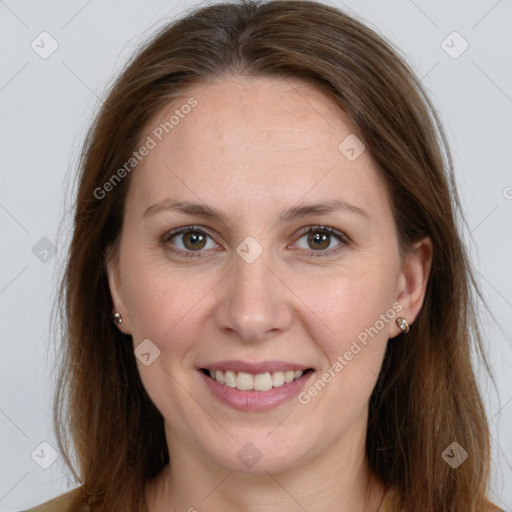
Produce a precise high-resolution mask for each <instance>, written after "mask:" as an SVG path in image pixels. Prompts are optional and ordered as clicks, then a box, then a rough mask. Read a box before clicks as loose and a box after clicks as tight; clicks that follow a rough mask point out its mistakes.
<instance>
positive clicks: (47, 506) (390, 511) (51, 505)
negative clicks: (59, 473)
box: [21, 489, 398, 512]
mask: <svg viewBox="0 0 512 512" xmlns="http://www.w3.org/2000/svg"><path fill="white" fill-rule="evenodd" d="M73 492H74V490H72V491H69V492H67V493H65V494H61V495H60V496H57V497H56V498H54V499H53V500H50V501H47V502H46V503H43V504H42V505H38V506H37V507H34V508H31V509H28V510H23V511H21V512H66V511H67V510H68V507H69V504H70V503H71V497H72V494H73ZM397 503H398V495H397V494H396V492H395V491H393V489H390V490H389V491H388V492H387V493H386V494H385V496H384V499H383V500H382V505H381V507H380V509H379V512H396V505H397Z"/></svg>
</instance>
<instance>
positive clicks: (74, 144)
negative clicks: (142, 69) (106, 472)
mask: <svg viewBox="0 0 512 512" xmlns="http://www.w3.org/2000/svg"><path fill="white" fill-rule="evenodd" d="M331 3H332V4H333V5H338V6H340V7H345V8H346V9H348V10H349V11H352V12H356V13H358V14H360V15H361V16H362V17H363V18H364V19H365V20H366V21H367V23H368V24H369V25H370V26H371V27H372V28H374V29H375V30H377V31H378V32H380V33H381V34H383V35H384V36H386V37H387V38H389V39H390V40H391V41H392V42H394V43H395V44H396V45H397V46H398V47H399V48H400V49H401V51H402V53H403V54H404V55H405V56H406V58H407V60H408V62H409V63H410V64H411V66H412V67H413V69H414V70H415V71H416V73H417V74H418V76H419V77H420V78H421V79H422V83H423V84H424V85H425V86H426V87H427V90H428V91H429V92H430V96H431V97H432V99H433V101H434V104H435V106H436V108H437V109H438V111H439V113H440V115H441V119H442V121H443V123H444V126H445V127H446V130H447V133H448V136H449V142H450V145H451V150H452V152H453V156H454V163H455V167H456V171H457V178H458V184H459V187H460V192H461V196H462V199H463V205H464V209H465V215H466V218H467V221H468V228H467V229H466V231H465V237H466V240H467V244H468V246H469V249H470V252H471V254H472V257H473V260H474V264H475V267H476V269H477V273H476V275H477V277H478V279H479V281H480V284H481V287H482V290H483V293H484V296H485V299H486V301H487V302H488V304H489V306H490V309H491V311H492V313H493V315H494V316H495V318H496V320H497V322H498V325H496V324H495V323H494V322H493V321H492V319H490V318H489V317H487V316H486V317H484V334H485V338H486V344H487V345H486V346H487V352H488V354H489V357H490V360H491V364H492V366H493V369H494V371H495V375H496V383H497V390H496V389H494V388H493V386H492V385H491V384H490V383H489V381H488V380H486V379H483V378H481V385H482V389H483V392H484V395H485V402H486V407H487V410H488V415H489V421H490V427H491V434H492V443H493V450H494V452H493V466H492V469H493V480H494V493H495V495H496V497H495V499H496V501H497V502H498V503H499V504H501V506H502V507H503V508H504V509H505V510H508V511H510V510H512V469H511V460H512V436H511V432H512V386H511V384H512V371H511V370H512V348H511V346H512V343H511V340H510V333H511V332H512V269H511V257H510V254H511V250H512V241H511V233H512V230H511V225H512V222H511V220H512V164H511V161H512V149H511V148H512V140H511V135H512V68H511V66H512V64H511V60H512V59H511V55H512V30H511V24H512V3H511V1H510V0H500V1H496V0H481V1H450V2H447V1H440V0H436V1H429V2H427V1H425V0H414V1H413V0H394V1H388V2H379V1H377V0H373V1H364V2H363V1H356V0H351V1H347V2H344V3H342V2H339V1H334V0H333V1H332V2H331ZM193 5H195V4H194V3H192V2H175V1H156V0H152V1H148V2H144V4H143V3H142V2H136V1H134V0H131V1H126V0H125V1H122V2H121V1H120V0H115V1H114V0H111V1H109V2H100V1H98V0H89V1H86V0H72V1H70V0H68V1H66V2H64V1H46V2H36V1H35V0H32V1H16V0H5V1H3V0H0V52H1V54H0V58H1V66H0V109H1V116H0V125H1V132H0V133H1V151H0V170H1V187H0V226H1V236H2V252H1V262H0V311H1V315H2V316H1V322H0V329H1V331H2V337H1V339H2V342H1V343H2V345H1V348H2V355H1V358H0V365H1V366H0V379H1V388H0V510H1V511H14V510H20V509H24V508H27V507H29V506H33V505H35V504H38V503H41V502H42V501H45V500H47V499H50V498H52V497H54V496H56V495H57V494H60V493H61V492H64V491H65V490H67V489H68V488H71V487H75V486H76V484H75V483H73V482H72V480H71V478H70V476H69V475H68V473H67V471H66V470H65V469H64V465H63V464H62V460H61V457H58V458H57V460H56V461H55V462H54V463H53V464H51V465H50V466H49V467H48V468H47V469H44V468H43V467H41V465H45V464H46V465H47V464H49V463H50V462H51V453H52V452H51V448H49V447H48V446H46V445H42V446H41V443H43V442H46V443H49V444H50V445H51V446H53V447H56V443H55V438H54V433H53V429H52V423H51V415H52V410H51V406H52V396H53V372H52V360H53V355H52V346H53V345H52V342H53V339H52V335H51V333H50V331H49V319H50V313H51V309H52V303H53V299H54V296H55V292H56V289H57V280H58V276H59V275H60V269H61V266H62V262H63V259H64V256H65V249H66V244H67V243H68V240H69V226H70V217H69V205H70V204H71V202H72V198H71V192H72V189H71V188H70V187H69V184H68V180H69V179H70V178H69V177H70V176H73V175H74V172H75V169H76V160H77V157H78V155H79V152H80V147H81V143H82V141H83V137H84V134H85V130H86V128H87V126H88V125H89V123H90V121H91V120H92V117H93V115H94V112H96V110H97V107H98V105H99V101H100V100H99V98H101V97H102V96H103V94H104V93H105V91H106V88H107V86H108V84H109V83H110V81H111V80H112V78H113V77H114V76H115V75H116V73H117V72H118V71H119V70H120V69H121V68H122V66H123V63H124V62H125V61H126V59H127V58H128V57H129V56H130V55H131V54H132V52H133V51H134V50H135V48H136V47H137V45H138V44H139V43H140V42H142V41H143V40H144V39H145V38H147V37H148V36H149V35H150V34H151V33H152V31H153V30H155V29H156V28H158V27H160V26H161V25H162V24H163V23H164V22H165V21H166V20H168V19H170V18H173V17H175V16H176V15H178V14H179V13H181V12H183V11H184V10H185V9H187V8H190V7H191V6H193ZM43 31H47V32H48V33H49V34H51V37H52V38H53V39H54V40H55V41H57V43H58V48H57V50H56V51H55V52H54V53H53V54H52V55H50V56H49V57H48V58H46V59H43V58H42V57H41V56H40V55H39V54H38V53H36V51H35V50H34V49H33V48H32V47H31V44H32V42H33V41H35V43H34V45H36V44H38V45H39V49H38V51H39V52H43V51H48V50H49V49H51V41H50V39H48V38H47V39H45V40H44V41H45V42H44V49H43V48H42V46H43V43H42V42H41V37H47V36H41V37H38V36H39V34H41V32H43ZM454 31H456V32H458V33H459V34H460V36H461V37H462V38H463V39H464V40H465V41H467V43H468V44H469V47H468V48H467V50H466V51H464V52H463V53H462V54H460V55H458V54H459V53H460V51H461V50H462V49H463V48H464V41H463V40H462V39H460V38H459V36H457V35H456V36H450V37H449V38H448V39H446V38H447V36H449V35H450V34H451V33H452V32H454ZM443 41H445V43H442V42H443ZM447 51H448V52H449V53H450V52H451V54H452V55H449V53H447ZM454 56H456V57H457V58H453V57H454ZM65 198H67V199H66V201H65ZM59 227H60V231H59ZM53 247H56V254H55V255H53V253H52V248H53ZM43 453H44V456H43V455H42V454H43ZM38 455H39V457H38ZM471 455H472V454H470V456H471ZM36 461H37V462H38V463H36Z"/></svg>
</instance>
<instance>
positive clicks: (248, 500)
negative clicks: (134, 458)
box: [146, 427, 385, 512]
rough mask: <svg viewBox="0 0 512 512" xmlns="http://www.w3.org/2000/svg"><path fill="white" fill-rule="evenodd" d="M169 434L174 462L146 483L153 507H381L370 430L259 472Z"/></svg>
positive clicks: (251, 510)
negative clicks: (369, 456)
mask: <svg viewBox="0 0 512 512" xmlns="http://www.w3.org/2000/svg"><path fill="white" fill-rule="evenodd" d="M166 428H167V427H166ZM360 432H361V431H360ZM361 433H362V434H365V432H361ZM167 439H168V447H169V448H170V449H169V453H170V454H171V457H170V460H171V463H170V464H168V465H167V466H166V467H165V468H164V469H163V470H162V471H161V473H160V474H159V475H158V476H157V477H156V478H155V479H154V480H153V481H151V482H149V483H148V484H147V486H146V503H147V507H148V508H147V511H148V512H164V511H165V512H171V511H190V512H196V511H198V510H206V509H207V510H210V511H212V512H217V511H223V512H235V511H237V512H238V511H239V510H244V511H247V512H263V511H265V512H266V511H268V510H269V507H270V506H271V507H272V511H273V512H289V511H290V510H292V509H297V510H299V509H303V510H307V511H308V512H320V511H322V512H325V510H329V511H336V512H378V510H379V508H380V504H381V502H382V499H383V496H384V494H385V488H384V486H383V485H382V483H381V482H380V481H379V480H378V479H377V478H375V477H374V476H373V475H372V474H371V472H370V470H369V468H368V465H367V460H366V456H365V439H364V435H359V436H358V438H356V439H354V436H344V437H343V438H340V439H339V440H338V441H337V442H336V443H335V444H334V445H329V446H327V447H325V448H324V450H323V452H322V453H320V454H317V455H314V456H311V457H309V458H308V459H307V460H304V461H302V462H300V463H298V464H296V465H295V466H293V467H291V468H288V469H285V470H282V471H280V472H274V473H270V472H260V473H259V474H254V473H239V472H234V471H230V470H228V469H226V468H224V467H222V466H220V465H218V464H216V463H215V462H213V461H212V460H211V459H209V458H207V457H205V454H204V452H199V451H198V450H197V447H195V446H194V445H191V444H189V443H188V442H187V439H185V438H179V436H178V435H177V433H176V432H173V433H172V435H167ZM171 439H173V440H174V442H169V441H170V440H171ZM347 441H348V442H347Z"/></svg>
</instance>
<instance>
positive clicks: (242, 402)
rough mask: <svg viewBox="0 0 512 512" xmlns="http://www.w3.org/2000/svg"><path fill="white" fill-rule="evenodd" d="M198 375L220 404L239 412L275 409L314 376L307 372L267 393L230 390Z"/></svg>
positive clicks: (209, 378)
mask: <svg viewBox="0 0 512 512" xmlns="http://www.w3.org/2000/svg"><path fill="white" fill-rule="evenodd" d="M199 373H200V374H201V377H202V378H203V380H204V382H205V384H206V385H207V386H208V389H209V390H210V391H211V392H212V393H213V394H214V395H215V396H216V397H217V398H218V399H219V400H220V401H221V402H223V403H225V404H227V405H229V406H231V407H233V408H234V409H238V410H239V411H264V410H267V409H272V408H273V407H277V406H278V405H280V404H281V403H283V402H285V401H286V400H289V399H290V398H292V397H294V396H295V395H298V394H299V393H300V391H301V390H302V389H303V388H304V387H305V385H306V382H307V381H308V380H309V379H310V377H311V376H312V375H313V374H314V371H309V372H308V373H305V374H303V375H302V376H301V377H299V378H298V379H296V380H293V381H292V382H288V383H287V384H283V385H282V386H279V387H277V388H272V389H269V390H268V391H240V390H239V389H237V388H230V387H229V386H226V385H225V384H220V383H219V382H217V381H216V380H215V379H212V378H211V377H208V376H207V375H206V374H205V373H203V372H202V371H201V370H199Z"/></svg>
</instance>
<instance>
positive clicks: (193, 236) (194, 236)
mask: <svg viewBox="0 0 512 512" xmlns="http://www.w3.org/2000/svg"><path fill="white" fill-rule="evenodd" d="M204 238H205V237H204V236H203V235H202V234H200V233H199V234H198V233H185V246H186V247H187V248H188V249H197V248H199V249H202V245H200V244H201V242H204ZM198 242H199V243H198ZM189 245H190V247H189ZM203 245H204V244H203Z"/></svg>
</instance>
